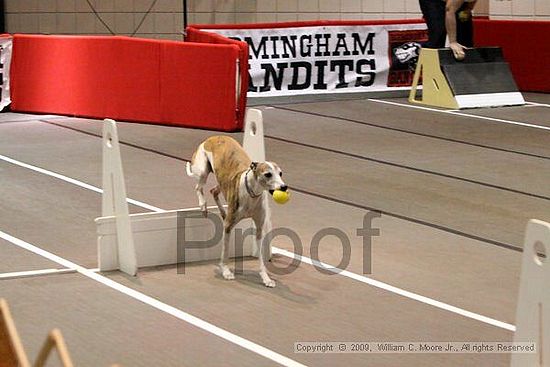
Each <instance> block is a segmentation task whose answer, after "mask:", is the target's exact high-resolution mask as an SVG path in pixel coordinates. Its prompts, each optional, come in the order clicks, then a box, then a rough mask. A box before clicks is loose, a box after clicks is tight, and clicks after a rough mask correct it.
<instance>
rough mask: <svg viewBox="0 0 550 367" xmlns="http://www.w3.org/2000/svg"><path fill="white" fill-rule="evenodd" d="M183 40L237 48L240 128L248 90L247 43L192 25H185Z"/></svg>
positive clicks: (242, 122)
mask: <svg viewBox="0 0 550 367" xmlns="http://www.w3.org/2000/svg"><path fill="white" fill-rule="evenodd" d="M185 40H186V41H187V42H195V43H211V44H229V45H234V46H236V47H238V48H239V73H240V74H239V78H240V83H241V85H240V90H239V103H238V111H237V119H238V120H239V124H240V127H241V128H242V126H243V125H244V114H245V110H246V98H247V96H246V94H247V92H248V44H247V43H246V42H242V41H236V40H233V39H230V38H227V37H223V36H221V35H219V34H216V33H212V32H204V31H201V30H199V29H196V28H194V27H187V29H186V37H185Z"/></svg>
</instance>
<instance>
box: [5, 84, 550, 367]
mask: <svg viewBox="0 0 550 367" xmlns="http://www.w3.org/2000/svg"><path fill="white" fill-rule="evenodd" d="M525 98H526V100H527V101H529V102H530V104H528V105H526V106H524V107H507V108H495V109H480V110H468V111H461V112H443V111H439V110H436V109H426V108H418V107H416V106H410V105H409V104H408V103H407V102H406V100H405V99H402V98H393V99H384V100H379V99H365V98H362V99H350V100H339V101H322V102H319V101H317V102H301V103H294V104H292V103H283V104H272V105H265V104H264V105H262V104H261V103H262V102H261V101H260V102H258V101H257V100H256V101H255V103H256V104H259V105H258V106H257V108H260V109H261V110H262V111H263V113H264V123H265V130H266V149H267V156H268V159H270V160H273V161H276V162H277V163H279V164H280V165H281V166H282V167H283V170H284V172H285V176H284V177H285V179H286V182H287V183H288V184H289V185H290V187H291V191H292V198H291V201H290V202H289V203H288V204H286V205H276V204H274V203H273V204H272V209H273V223H274V226H275V227H286V228H290V229H292V230H294V231H295V232H296V233H297V234H298V235H299V237H300V239H301V242H302V244H303V255H304V256H305V257H308V258H309V257H311V251H310V244H311V241H312V239H313V237H314V235H315V234H316V233H318V232H319V231H320V230H322V229H324V228H328V227H335V228H338V229H340V230H341V231H343V232H345V233H346V234H347V236H348V238H349V240H350V246H351V261H350V263H349V264H348V265H347V266H346V270H347V271H348V272H349V273H344V274H339V275H326V274H323V273H321V272H319V271H318V270H316V269H315V268H314V267H313V266H311V265H309V264H307V263H306V262H307V259H305V260H306V261H305V262H302V263H301V264H300V266H299V267H298V268H297V269H296V270H295V271H294V272H292V273H290V274H288V275H275V276H274V278H275V279H276V281H277V288H275V289H267V288H265V287H264V286H263V285H261V282H260V279H259V276H258V275H257V274H256V272H255V269H256V267H257V261H255V260H251V259H249V260H245V262H244V268H245V270H244V272H243V274H241V275H238V276H237V279H236V280H235V281H233V282H227V281H224V280H222V279H221V278H220V276H219V275H217V274H216V273H215V271H214V270H215V264H214V263H205V264H195V265H188V266H187V267H186V271H185V274H178V273H177V271H176V268H175V267H174V266H166V267H158V268H149V269H142V270H141V272H140V274H139V276H138V277H136V278H132V277H128V276H125V275H124V274H122V273H120V272H110V273H104V274H101V275H102V276H97V277H94V275H95V273H93V272H92V271H88V270H85V269H94V268H96V267H97V255H96V235H95V224H94V221H93V220H94V218H96V217H98V216H100V214H101V196H100V194H99V193H97V192H95V191H93V187H89V186H87V187H82V186H78V184H79V183H86V184H88V185H91V186H95V187H100V186H101V139H100V138H99V136H100V134H101V121H97V120H89V119H78V118H69V117H62V116H50V115H48V116H39V115H25V114H16V113H3V114H1V115H0V212H1V217H0V238H1V239H0V278H1V279H0V297H3V298H6V299H7V301H8V302H9V304H10V307H11V310H12V314H13V316H14V319H15V322H16V325H17V327H18V329H19V332H20V336H21V338H22V341H23V344H24V346H25V347H26V349H27V352H28V354H29V355H30V356H31V357H32V359H34V357H35V356H36V354H37V353H38V349H39V347H40V345H41V343H42V341H43V340H44V338H45V336H46V334H47V332H48V331H49V330H50V329H52V328H54V327H58V328H60V329H61V330H62V332H63V334H64V336H65V339H66V342H67V344H68V347H69V350H70V352H71V354H72V357H73V360H74V362H75V364H76V365H78V366H108V365H110V364H112V363H115V362H116V363H119V364H121V365H123V366H159V367H160V366H220V365H221V366H254V367H257V366H271V365H280V364H285V365H292V364H293V363H294V362H297V363H301V364H303V365H311V366H334V365H341V366H392V367H395V366H507V365H508V364H509V358H510V356H509V355H505V354H453V355H451V354H297V353H294V343H295V342H299V341H336V342H338V341H357V342H375V341H380V342H382V341H387V342H392V341H393V342H398V341H426V342H427V341H511V340H512V338H513V332H512V331H511V330H513V324H514V322H515V307H516V301H517V292H518V284H519V271H520V260H521V256H522V252H521V251H522V244H523V235H524V229H525V226H526V223H527V221H528V220H529V219H530V218H538V219H541V220H545V221H550V185H549V182H550V114H549V112H550V95H544V94H532V93H526V94H525ZM119 134H120V140H121V142H122V159H123V166H124V170H125V176H126V183H127V189H128V196H129V197H130V198H132V199H136V200H139V201H140V202H143V203H147V204H150V205H154V206H156V207H159V208H162V209H177V208H184V207H194V206H196V205H197V202H196V197H195V194H194V192H193V182H192V180H191V179H189V178H188V177H187V176H186V175H185V174H184V167H185V160H187V159H189V158H190V157H191V155H192V153H193V150H194V149H195V147H196V146H197V145H198V144H199V143H200V142H201V141H202V140H203V139H204V138H206V137H207V136H210V135H212V134H213V132H211V131H204V130H192V129H185V128H174V127H164V126H151V125H143V124H132V123H120V124H119ZM232 135H233V136H235V137H236V138H238V139H240V138H241V134H232ZM53 173H56V174H58V175H53ZM209 198H210V197H209ZM210 203H213V202H212V200H211V198H210ZM130 211H131V212H134V213H136V212H144V211H147V210H146V209H145V208H143V207H140V206H136V205H130ZM369 211H379V212H381V217H380V218H376V219H374V220H373V227H374V228H378V229H379V231H380V234H379V235H378V236H375V237H373V240H372V241H373V242H372V243H373V248H372V274H363V265H364V264H363V251H362V248H363V238H362V237H359V236H358V235H357V232H356V231H357V229H358V228H361V227H362V225H363V218H364V216H365V214H366V213H368V212H369ZM31 245H32V246H34V247H31ZM25 246H26V247H27V248H31V249H34V250H35V252H31V251H28V250H26V249H24V248H23V247H25ZM274 246H276V247H277V250H276V251H275V255H274V257H273V261H272V262H273V265H274V266H278V267H283V266H285V265H287V264H289V263H290V262H291V259H290V258H289V257H288V256H287V255H288V254H289V253H288V251H291V252H292V251H295V250H294V249H293V246H292V243H291V242H290V241H289V240H288V239H285V238H284V237H279V238H277V239H276V240H275V241H274ZM37 248H38V249H42V250H45V251H47V252H48V253H49V254H55V255H57V256H59V257H60V258H62V259H64V260H68V261H70V262H73V263H75V264H78V265H79V266H82V267H84V268H85V269H84V270H83V271H82V272H81V273H76V272H73V273H56V274H51V275H35V276H23V275H21V274H19V275H17V274H11V273H14V272H25V271H35V270H41V269H52V268H54V269H60V268H63V267H62V266H60V265H59V264H58V263H55V262H53V261H51V260H48V259H47V258H46V257H44V256H49V255H47V254H46V255H44V256H41V255H39V254H37V253H36V252H37V251H38V250H37ZM285 250H286V251H287V252H285ZM319 254H320V256H319V257H320V260H321V261H323V262H325V263H328V264H331V265H337V264H338V263H340V261H341V258H342V245H340V242H339V241H337V240H335V238H334V237H327V238H325V239H324V240H323V241H322V242H321V245H320V246H319ZM372 280H377V281H380V282H381V283H373V282H372ZM390 286H393V287H395V288H391V287H390ZM134 291H136V292H134ZM403 291H407V292H409V293H407V292H403ZM175 316H177V317H175ZM178 317H179V318H178Z"/></svg>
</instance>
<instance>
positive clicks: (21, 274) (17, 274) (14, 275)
mask: <svg viewBox="0 0 550 367" xmlns="http://www.w3.org/2000/svg"><path fill="white" fill-rule="evenodd" d="M67 273H76V269H40V270H29V271H14V272H11V273H0V280H6V279H19V278H29V277H38V276H42V275H51V274H67Z"/></svg>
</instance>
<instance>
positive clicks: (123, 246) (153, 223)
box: [95, 109, 271, 276]
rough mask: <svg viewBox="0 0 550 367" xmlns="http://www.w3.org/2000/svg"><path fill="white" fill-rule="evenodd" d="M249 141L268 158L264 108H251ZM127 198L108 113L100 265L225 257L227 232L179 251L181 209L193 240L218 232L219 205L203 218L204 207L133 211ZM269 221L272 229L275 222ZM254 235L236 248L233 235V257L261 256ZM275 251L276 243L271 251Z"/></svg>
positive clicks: (250, 149)
mask: <svg viewBox="0 0 550 367" xmlns="http://www.w3.org/2000/svg"><path fill="white" fill-rule="evenodd" d="M243 147H244V149H245V150H246V151H247V153H248V155H249V156H250V157H251V159H252V160H257V161H264V160H265V148H264V135H263V120H262V113H261V111H259V110H255V109H249V110H248V111H247V115H246V121H245V134H244V143H243ZM182 172H184V170H182ZM183 174H184V173H182V175H183ZM126 200H127V197H126V186H125V182H124V174H123V170H122V160H121V156H120V146H119V140H118V134H117V128H116V122H115V121H113V120H109V119H107V120H105V122H104V127H103V206H102V216H101V217H99V218H96V220H95V222H96V225H97V236H98V237H97V244H98V266H99V270H100V271H110V270H118V269H120V270H121V271H123V272H124V273H127V274H129V275H132V276H134V275H136V274H137V270H138V268H139V267H145V266H158V265H168V264H176V263H178V262H183V261H185V262H186V263H188V262H195V261H205V260H214V259H218V258H219V257H220V254H221V242H222V241H221V239H222V238H221V236H220V237H219V241H217V242H216V243H215V244H213V246H208V247H204V248H200V247H196V246H193V247H192V248H186V249H185V250H184V251H181V248H180V251H178V215H179V216H180V226H181V225H182V223H181V218H182V215H184V216H185V217H186V219H185V225H184V228H180V231H179V234H180V235H182V234H183V233H184V232H185V237H186V239H188V240H190V241H208V240H210V239H212V238H214V235H215V231H214V228H215V226H214V223H213V222H212V220H211V219H212V216H217V217H218V218H219V215H218V208H217V207H209V217H210V219H208V218H202V212H201V211H200V209H199V208H198V207H197V208H187V209H179V210H170V211H159V212H149V213H140V214H131V215H129V214H128V204H127V201H126ZM219 220H220V221H221V218H219ZM252 223H253V222H252V220H249V219H247V220H243V221H241V222H240V223H239V225H237V226H236V229H241V230H243V231H244V230H245V229H247V228H250V227H253V224H252ZM268 227H269V229H270V227H271V225H270V224H269V225H268ZM233 233H234V232H233ZM254 237H255V236H252V235H250V236H247V237H246V238H245V240H244V244H243V247H242V250H240V249H239V251H236V250H235V245H234V238H235V236H233V235H232V236H231V241H230V250H229V254H230V257H236V256H256V253H257V250H256V248H255V245H254ZM180 246H181V242H180ZM270 253H271V248H269V251H268V254H270ZM178 255H179V256H178ZM182 255H184V256H182Z"/></svg>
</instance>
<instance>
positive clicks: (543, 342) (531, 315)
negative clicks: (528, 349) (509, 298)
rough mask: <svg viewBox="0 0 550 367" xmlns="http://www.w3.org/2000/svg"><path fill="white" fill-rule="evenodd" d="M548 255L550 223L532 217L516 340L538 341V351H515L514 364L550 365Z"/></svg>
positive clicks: (525, 366) (515, 366) (519, 366)
mask: <svg viewBox="0 0 550 367" xmlns="http://www.w3.org/2000/svg"><path fill="white" fill-rule="evenodd" d="M541 255H542V256H546V257H542V256H541ZM549 257H550V224H549V223H546V222H543V221H540V220H536V219H531V220H530V221H529V223H528V224H527V231H526V233H525V246H524V247H523V260H522V264H521V278H520V279H521V280H520V288H519V296H518V306H517V313H516V333H515V335H514V342H535V343H536V347H537V353H513V354H512V361H511V366H512V367H535V366H536V367H550V258H549Z"/></svg>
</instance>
